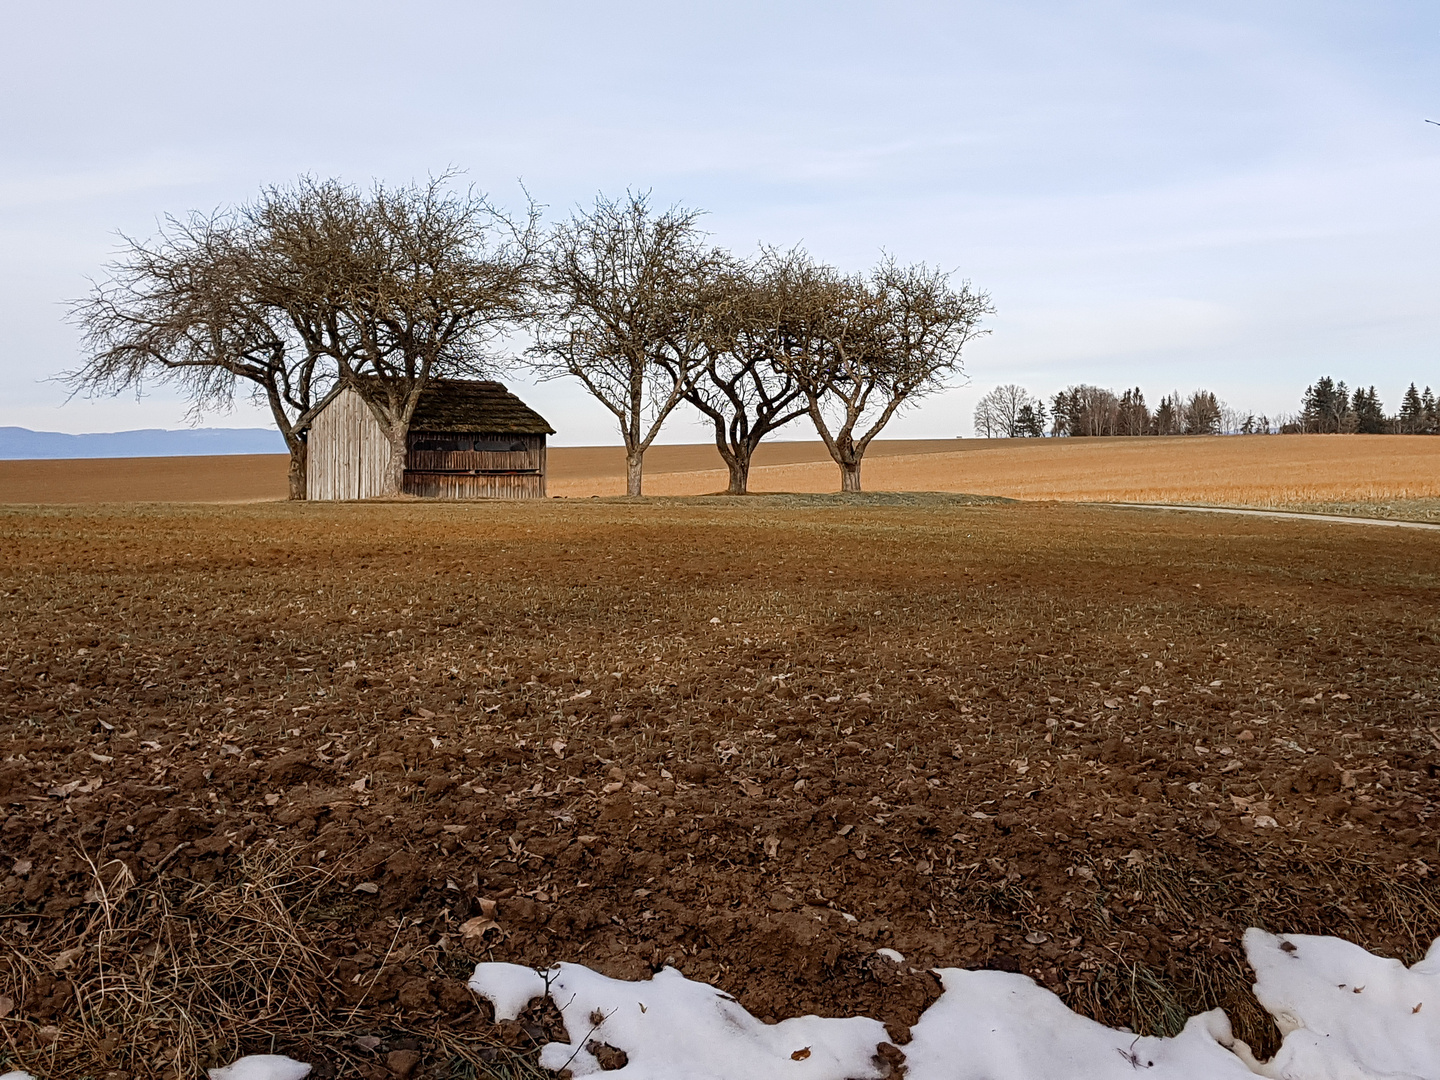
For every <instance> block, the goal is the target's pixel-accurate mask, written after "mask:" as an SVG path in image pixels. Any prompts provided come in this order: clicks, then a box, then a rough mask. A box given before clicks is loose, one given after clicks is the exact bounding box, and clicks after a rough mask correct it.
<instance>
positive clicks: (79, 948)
mask: <svg viewBox="0 0 1440 1080" xmlns="http://www.w3.org/2000/svg"><path fill="white" fill-rule="evenodd" d="M84 954H85V946H84V945H76V946H75V947H74V948H71V949H66V950H65V951H64V952H62V953H60V954H59V955H58V956H56V957H55V959H54V960H53V961H52V962H51V964H50V970H51V971H57V972H58V971H64V970H65V969H66V968H68V967H70V966H71V965H72V964H74V963H75V961H76V960H79V959H80V957H81V956H83V955H84Z"/></svg>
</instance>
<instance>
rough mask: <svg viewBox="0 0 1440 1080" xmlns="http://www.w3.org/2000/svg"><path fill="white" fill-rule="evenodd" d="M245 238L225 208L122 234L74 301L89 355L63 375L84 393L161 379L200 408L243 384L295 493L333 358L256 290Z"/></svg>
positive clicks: (220, 404)
mask: <svg viewBox="0 0 1440 1080" xmlns="http://www.w3.org/2000/svg"><path fill="white" fill-rule="evenodd" d="M253 246H254V233H253V230H251V229H249V228H248V227H247V225H246V223H245V221H244V219H243V216H242V215H239V214H237V213H234V212H228V213H223V214H215V215H210V216H205V215H199V214H192V215H190V216H189V217H186V218H183V219H177V218H167V219H166V224H165V226H164V228H162V230H161V232H160V235H159V237H158V238H156V239H155V240H153V241H148V242H147V241H141V240H135V239H131V238H129V237H126V238H125V249H124V252H123V253H122V254H121V255H120V256H119V258H118V259H117V260H116V261H115V262H113V263H112V264H111V265H110V267H109V270H110V277H109V280H107V281H105V282H103V283H100V284H97V285H96V286H95V288H94V289H93V290H92V292H91V294H90V296H89V297H87V298H86V299H84V300H81V301H78V302H77V303H76V304H75V305H73V307H72V314H73V316H74V318H75V319H76V321H77V322H78V323H79V325H80V327H81V330H82V333H83V340H84V344H85V348H86V352H87V353H88V358H87V359H86V361H85V362H84V364H83V365H82V366H81V367H79V368H78V369H76V370H74V371H71V372H68V373H67V374H66V376H65V378H66V380H67V381H68V383H69V384H70V386H71V388H72V390H73V391H75V392H85V393H91V394H102V393H119V392H122V391H124V390H131V389H133V390H135V391H136V392H137V393H138V392H140V391H141V389H142V388H143V386H144V384H145V383H146V382H147V381H155V382H162V383H168V384H170V385H173V386H176V387H178V388H179V389H180V390H181V391H182V392H183V393H185V394H186V395H187V396H188V397H189V399H190V403H191V410H192V415H194V416H196V417H197V418H198V417H199V416H200V415H202V414H203V413H205V412H206V411H209V410H212V409H228V408H229V407H231V405H232V404H233V402H234V399H235V394H236V392H237V390H238V391H240V392H242V393H243V392H245V390H246V388H247V387H248V390H249V393H250V395H251V396H252V397H254V398H256V399H258V400H261V401H264V402H265V404H266V405H267V406H268V407H269V409H270V414H271V416H272V418H273V419H274V421H275V425H276V427H277V428H279V430H280V434H281V435H282V436H284V439H285V445H286V447H287V448H288V449H289V451H290V470H289V487H290V498H292V499H303V498H305V465H306V452H305V451H306V448H305V429H306V428H307V427H308V425H309V423H310V420H311V419H312V418H313V416H314V412H315V408H316V405H317V404H318V402H319V401H320V399H321V397H322V395H323V393H324V391H325V390H326V389H328V387H329V386H330V385H331V383H333V381H334V378H335V369H334V367H333V365H330V364H326V363H324V362H323V361H324V357H323V356H322V355H321V354H320V353H317V352H315V351H312V350H310V349H308V348H306V346H305V343H304V342H303V341H301V340H300V338H299V337H298V336H297V335H296V334H295V333H294V332H293V327H292V326H291V324H290V322H289V320H288V319H287V318H286V316H285V312H284V311H283V310H281V309H280V308H277V307H276V306H274V305H273V304H271V303H269V302H267V300H266V299H265V298H264V297H263V296H261V295H260V289H259V288H258V283H257V281H256V278H255V276H254V273H253V271H254V264H253V258H252V256H253Z"/></svg>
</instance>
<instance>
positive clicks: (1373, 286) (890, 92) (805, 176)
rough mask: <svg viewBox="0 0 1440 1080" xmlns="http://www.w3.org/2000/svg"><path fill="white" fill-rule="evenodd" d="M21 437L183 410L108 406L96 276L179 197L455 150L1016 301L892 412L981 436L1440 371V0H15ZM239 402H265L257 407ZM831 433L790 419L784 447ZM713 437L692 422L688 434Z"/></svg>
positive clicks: (8, 61)
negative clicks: (1005, 391)
mask: <svg viewBox="0 0 1440 1080" xmlns="http://www.w3.org/2000/svg"><path fill="white" fill-rule="evenodd" d="M5 12H6V33H5V35H4V42H3V44H0V56H3V63H0V102H3V104H0V145H3V148H4V150H3V153H0V370H3V372H4V375H5V391H4V393H3V394H0V425H18V426H24V427H30V428H36V429H40V430H50V431H67V432H92V431H114V430H123V429H130V428H144V427H180V426H184V425H185V424H186V423H187V419H186V416H187V405H186V402H184V401H183V400H182V399H178V398H176V397H174V396H173V395H171V394H169V393H167V392H166V391H165V390H164V389H163V388H154V389H152V390H151V391H149V392H148V393H147V395H146V396H145V397H144V398H143V399H141V400H139V401H137V400H136V398H135V396H134V395H133V394H130V395H125V396H121V397H118V398H105V399H98V400H85V399H72V400H68V401H67V391H66V389H65V387H64V386H63V385H61V384H60V383H58V382H56V381H55V376H56V375H57V374H58V373H60V372H63V371H65V370H67V369H69V368H73V367H74V366H76V365H77V364H78V363H79V362H80V361H81V359H82V356H81V354H80V352H79V348H80V343H79V336H78V333H77V332H76V330H75V328H74V327H73V326H72V325H70V324H69V323H68V322H67V318H66V304H67V301H71V300H74V299H75V298H77V297H81V296H83V295H84V294H85V293H86V292H87V291H88V289H89V288H90V282H91V280H93V279H103V277H104V273H105V265H106V263H107V261H108V260H110V259H111V258H113V257H114V255H115V254H116V252H117V250H118V244H119V239H118V237H119V234H122V233H123V234H126V235H131V236H136V237H148V236H151V235H153V234H154V233H155V231H156V229H157V227H158V222H159V220H160V219H161V217H162V216H163V215H165V214H183V213H185V212H187V211H190V210H213V209H216V208H221V207H226V206H231V205H235V204H237V203H243V202H245V201H247V200H249V199H251V198H253V197H254V196H255V195H256V194H257V193H258V192H259V190H260V189H261V187H262V186H264V185H267V184H275V183H286V182H289V181H293V180H294V179H295V178H296V177H298V176H300V175H301V174H311V175H316V176H322V177H331V176H334V177H338V178H340V179H343V180H346V181H350V182H353V183H355V184H358V185H362V186H365V185H368V184H370V183H371V182H372V181H374V180H383V181H385V182H388V183H404V182H407V181H410V180H414V179H421V180H423V179H424V178H425V177H426V176H427V175H430V174H434V173H439V172H441V171H443V170H445V169H447V168H452V167H453V168H457V169H460V170H463V177H464V180H465V181H466V182H468V183H473V184H474V185H476V186H477V187H478V188H480V189H482V190H484V191H486V192H489V193H490V194H491V195H492V197H494V198H495V199H496V200H497V201H499V202H501V203H502V204H507V205H510V206H512V207H518V206H519V205H520V204H521V199H522V195H521V187H520V185H521V184H522V183H523V184H524V186H525V188H526V189H528V190H529V191H530V192H531V193H532V194H533V195H534V196H535V198H537V199H538V200H539V201H540V202H542V203H544V204H545V205H546V206H547V208H548V210H547V213H548V214H549V215H550V216H551V217H552V218H554V217H559V216H563V215H565V214H568V213H569V212H571V211H572V210H573V209H574V208H575V207H577V206H579V205H583V204H585V203H588V202H589V201H591V200H593V198H594V197H595V195H596V194H597V193H599V192H604V193H607V194H611V195H614V194H619V193H623V192H624V191H625V190H626V189H636V190H649V191H650V192H651V193H652V198H653V199H654V200H655V201H656V202H657V203H659V204H670V203H681V204H684V205H686V206H691V207H696V208H699V209H702V210H704V211H705V212H706V216H705V218H704V224H705V228H706V229H707V230H708V231H709V232H710V234H711V236H712V238H713V240H714V242H715V243H717V244H721V245H723V246H725V247H729V248H732V249H734V250H736V251H739V252H749V251H752V250H753V249H754V248H755V246H756V245H757V244H758V243H761V242H764V243H768V244H776V245H781V246H789V245H792V244H796V243H801V244H804V245H805V246H806V247H807V248H808V249H809V250H810V252H811V253H812V254H813V255H814V256H815V257H816V258H818V259H821V260H824V261H827V262H830V263H833V264H835V265H837V266H839V267H841V268H842V269H845V270H863V269H865V268H866V267H868V266H870V265H872V264H873V263H874V262H875V261H876V260H877V259H879V258H880V257H881V255H882V253H885V252H888V253H891V254H893V255H894V256H896V257H897V258H898V259H900V260H902V261H906V262H909V261H921V260H923V261H925V262H927V263H930V264H933V265H938V266H940V267H943V268H945V269H946V270H949V271H952V272H953V273H954V274H955V277H956V279H957V280H959V279H969V280H970V281H972V282H973V283H974V284H975V285H976V286H977V287H979V288H982V289H985V290H987V291H988V292H989V293H990V294H991V296H992V298H993V300H994V303H995V306H996V308H997V313H996V314H995V316H994V317H993V318H991V319H989V320H988V323H987V325H988V327H989V328H990V330H991V331H992V333H991V334H990V335H989V336H987V337H985V338H983V339H981V340H979V341H977V342H975V343H974V344H973V345H971V346H970V347H968V349H967V352H966V354H965V373H964V376H963V377H962V378H960V379H957V380H956V381H955V385H954V386H953V387H952V388H951V389H949V390H947V391H945V392H944V393H941V394H937V395H935V396H933V397H930V398H928V399H926V400H925V401H923V402H921V403H920V404H918V405H917V406H916V407H914V408H912V409H910V410H908V411H907V412H905V413H904V414H902V415H901V416H900V417H899V418H898V419H896V420H895V421H894V422H893V423H892V424H891V426H890V428H888V429H887V434H891V435H893V436H895V437H909V438H922V437H923V438H948V437H952V436H957V435H968V434H970V433H971V431H972V426H971V419H970V418H971V413H972V411H973V409H974V405H975V401H976V400H977V399H978V397H979V396H980V395H981V394H982V393H984V392H985V391H986V390H988V389H990V388H991V387H993V386H995V385H997V384H999V383H1009V382H1015V383H1019V384H1021V385H1023V386H1025V387H1027V388H1028V389H1029V390H1031V391H1032V392H1033V393H1036V394H1040V395H1044V396H1047V397H1048V396H1049V395H1051V394H1053V393H1054V392H1055V391H1056V390H1058V389H1060V388H1062V387H1064V386H1066V385H1068V384H1071V383H1078V382H1088V383H1096V384H1099V385H1101V386H1109V387H1113V388H1114V389H1116V390H1117V391H1118V390H1120V389H1123V388H1124V387H1127V386H1136V385H1138V386H1140V387H1142V388H1143V389H1144V390H1145V392H1146V395H1147V397H1148V398H1149V399H1150V401H1151V403H1152V404H1153V403H1155V402H1157V401H1158V400H1159V398H1160V396H1161V394H1162V393H1164V392H1167V391H1170V390H1173V389H1179V390H1186V391H1188V390H1191V389H1194V388H1196V387H1201V386H1203V387H1207V388H1210V389H1213V390H1214V391H1215V392H1216V393H1217V394H1219V396H1220V397H1221V398H1222V399H1223V400H1225V401H1227V402H1228V403H1229V404H1231V405H1232V406H1234V407H1237V408H1241V409H1246V410H1253V411H1255V412H1257V413H1259V412H1264V413H1268V414H1270V415H1272V416H1273V415H1275V414H1278V413H1284V412H1288V411H1293V410H1295V409H1296V408H1297V407H1298V404H1299V397H1300V394H1301V393H1302V392H1303V390H1304V388H1305V386H1306V385H1307V384H1308V383H1310V382H1312V381H1313V380H1314V379H1315V378H1316V377H1317V376H1320V375H1325V374H1329V375H1332V376H1334V377H1336V378H1339V379H1345V380H1346V381H1347V382H1349V383H1350V384H1351V385H1357V384H1363V385H1370V384H1374V385H1375V386H1376V388H1377V389H1378V391H1379V393H1380V396H1381V398H1382V400H1383V401H1384V402H1385V404H1386V406H1387V408H1390V409H1392V410H1393V409H1394V408H1395V406H1396V405H1397V404H1398V401H1399V396H1400V393H1401V392H1402V391H1403V389H1404V388H1405V386H1406V385H1408V384H1409V383H1410V382H1411V381H1412V380H1413V381H1416V382H1418V383H1420V384H1421V385H1422V386H1423V385H1425V384H1427V383H1428V384H1430V385H1432V386H1435V387H1436V388H1437V389H1440V257H1437V246H1440V245H1437V240H1440V126H1435V125H1432V124H1427V123H1426V122H1425V121H1426V119H1427V118H1428V119H1433V120H1437V121H1440V4H1436V3H1434V0H1428V2H1388V0H1366V2H1364V3H1357V2H1354V0H1348V2H1326V0H1303V2H1286V0H1264V2H1260V3H1257V2H1255V0H1243V2H1234V3H1228V2H1225V3H1222V2H1206V0H1192V2H1178V0H1172V2H1170V3H1156V2H1155V0H1113V2H1094V3H1089V2H1074V3H1066V2H1044V0H1012V2H1007V3H1004V4H997V3H993V2H989V3H977V2H963V0H962V2H952V3H933V4H925V3H896V2H891V3H884V4H880V3H875V4H859V3H844V2H829V3H818V2H817V3H785V2H768V3H747V2H743V0H731V2H728V3H723V4H703V3H670V4H661V3H650V4H646V3H608V4H595V3H584V4H581V3H574V4H571V3H544V2H535V3H527V4H516V3H513V2H511V3H505V4H489V3H479V2H476V3H445V2H426V0H411V2H408V3H404V4H400V3H393V4H381V3H367V2H363V0H348V2H345V3H321V2H311V0H287V2H284V3H273V2H269V0H247V2H246V3H244V4H238V3H213V4H203V5H202V4H194V3H153V2H145V0H131V2H128V3H125V4H114V3H66V2H64V0H57V2H53V3H49V4H43V5H41V4H20V3H10V4H6V5H5ZM510 382H511V384H512V386H514V387H516V388H517V389H520V391H521V393H522V395H523V396H524V397H526V399H527V400H528V401H530V402H531V403H532V404H534V405H535V406H536V407H537V408H538V409H539V410H540V411H541V412H542V413H544V414H545V415H546V417H547V418H548V419H549V420H550V421H551V424H552V425H553V426H554V427H555V428H556V429H557V431H558V435H557V436H556V437H555V439H554V442H555V443H557V444H569V445H586V444H598V443H609V442H615V441H617V439H618V436H617V435H616V433H615V431H614V429H613V422H612V421H611V419H610V418H609V414H608V413H606V412H605V411H604V410H603V409H602V408H601V407H600V406H599V405H598V404H596V403H594V402H593V401H591V400H590V399H589V398H588V397H587V396H586V394H585V392H584V390H583V389H582V388H580V387H579V386H578V385H575V384H572V383H564V382H560V383H546V384H542V385H531V384H530V383H529V382H528V381H527V380H526V379H524V378H523V377H520V378H513V379H511V380H510ZM204 423H206V424H207V425H211V426H223V427H245V426H264V425H266V424H267V423H268V418H267V416H266V415H265V414H264V413H263V412H261V411H259V410H256V409H254V408H251V407H249V406H248V405H245V404H244V403H241V404H240V405H238V406H237V407H236V408H235V409H234V410H232V411H231V412H229V413H221V414H210V415H207V416H206V417H205V418H204ZM808 434H809V433H808V432H805V431H801V430H799V429H798V428H797V429H794V430H789V429H787V432H786V433H785V434H784V435H783V436H781V437H786V438H804V437H807V435H808ZM704 437H705V434H704V431H703V429H701V428H699V427H698V426H696V425H695V424H694V423H693V422H691V421H689V420H688V419H687V418H685V417H681V418H678V419H677V420H676V422H674V423H673V424H671V425H670V426H668V427H667V429H666V432H665V434H664V435H663V436H662V440H661V441H671V442H686V441H695V440H697V439H702V438H704Z"/></svg>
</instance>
